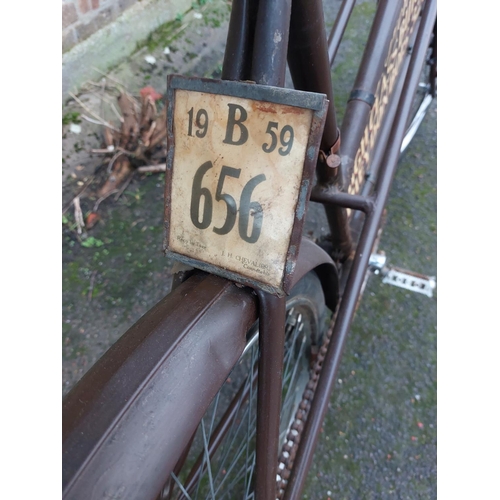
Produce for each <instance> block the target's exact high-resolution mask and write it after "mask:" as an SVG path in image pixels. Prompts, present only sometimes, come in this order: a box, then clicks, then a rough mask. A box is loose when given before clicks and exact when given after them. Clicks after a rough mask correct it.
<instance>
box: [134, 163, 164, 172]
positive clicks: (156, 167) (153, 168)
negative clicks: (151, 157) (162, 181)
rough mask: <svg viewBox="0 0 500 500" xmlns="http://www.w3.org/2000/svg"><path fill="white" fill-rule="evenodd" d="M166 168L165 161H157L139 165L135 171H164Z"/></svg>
mask: <svg viewBox="0 0 500 500" xmlns="http://www.w3.org/2000/svg"><path fill="white" fill-rule="evenodd" d="M166 170H167V164H166V163H159V164H158V165H146V166H144V167H139V168H138V169H137V171H138V172H139V173H141V174H144V173H146V172H154V173H156V172H165V171H166Z"/></svg>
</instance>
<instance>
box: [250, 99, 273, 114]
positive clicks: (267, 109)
mask: <svg viewBox="0 0 500 500" xmlns="http://www.w3.org/2000/svg"><path fill="white" fill-rule="evenodd" d="M252 107H253V109H254V110H257V111H262V112H263V113H274V114H276V113H277V112H278V111H277V109H276V105H274V104H271V103H268V102H260V101H252Z"/></svg>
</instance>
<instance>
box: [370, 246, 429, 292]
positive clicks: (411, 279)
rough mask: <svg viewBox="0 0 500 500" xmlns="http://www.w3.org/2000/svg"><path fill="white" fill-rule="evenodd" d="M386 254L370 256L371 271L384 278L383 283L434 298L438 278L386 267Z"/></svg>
mask: <svg viewBox="0 0 500 500" xmlns="http://www.w3.org/2000/svg"><path fill="white" fill-rule="evenodd" d="M385 263H386V257H385V255H384V254H372V255H371V256H370V263H369V269H370V270H371V271H372V272H373V273H374V274H376V275H379V276H381V277H382V283H385V284H388V285H394V286H398V287H400V288H404V289H405V290H410V291H411V292H416V293H422V294H424V295H426V296H427V297H429V298H432V291H433V290H434V289H435V288H436V278H435V277H434V276H426V275H424V274H418V273H414V272H413V271H409V270H407V269H400V268H398V267H386V265H385Z"/></svg>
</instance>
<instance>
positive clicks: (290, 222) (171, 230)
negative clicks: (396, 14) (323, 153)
mask: <svg viewBox="0 0 500 500" xmlns="http://www.w3.org/2000/svg"><path fill="white" fill-rule="evenodd" d="M167 97H168V110H167V130H168V152H167V174H166V194H165V227H166V237H165V251H166V252H167V253H168V254H170V255H172V256H174V257H175V258H176V259H178V260H180V261H182V262H184V263H186V264H188V265H191V266H193V267H197V268H200V269H204V270H206V271H209V272H212V273H214V274H217V275H220V276H223V277H226V278H230V279H233V280H235V281H237V282H240V283H243V284H247V285H250V286H254V287H259V288H261V289H263V290H265V291H267V292H271V293H275V294H278V295H283V294H284V293H288V291H289V287H290V280H291V277H292V274H293V271H294V268H295V263H296V261H297V256H298V251H299V244H300V238H301V233H302V225H303V223H304V218H305V211H306V205H307V200H308V199H309V194H310V190H311V185H312V176H313V171H314V166H315V163H316V158H317V154H318V147H319V139H320V138H321V133H322V131H323V126H324V119H325V116H326V110H327V104H328V101H327V100H326V97H325V96H324V95H323V94H313V93H308V92H300V91H295V90H288V89H282V88H276V87H266V86H262V85H255V84H251V83H240V82H229V81H219V80H207V79H197V78H184V77H179V76H170V77H169V78H168V95H167Z"/></svg>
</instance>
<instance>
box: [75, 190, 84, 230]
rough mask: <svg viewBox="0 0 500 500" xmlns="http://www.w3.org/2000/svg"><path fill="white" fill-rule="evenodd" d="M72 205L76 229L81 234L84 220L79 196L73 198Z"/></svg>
mask: <svg viewBox="0 0 500 500" xmlns="http://www.w3.org/2000/svg"><path fill="white" fill-rule="evenodd" d="M73 205H74V206H75V221H76V231H77V233H78V234H82V228H83V227H85V222H84V221H83V214H82V208H81V207H80V197H79V196H77V197H76V198H75V199H74V200H73Z"/></svg>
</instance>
